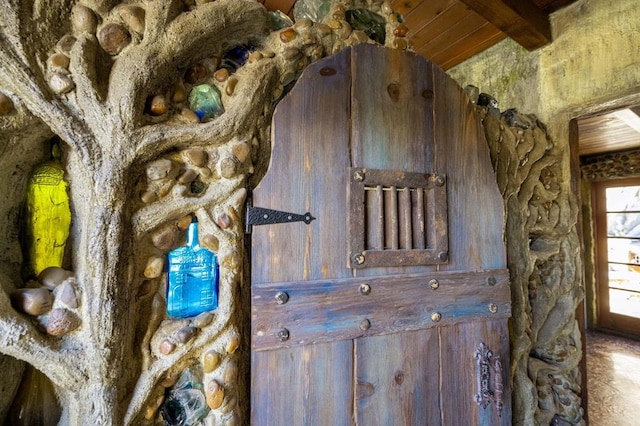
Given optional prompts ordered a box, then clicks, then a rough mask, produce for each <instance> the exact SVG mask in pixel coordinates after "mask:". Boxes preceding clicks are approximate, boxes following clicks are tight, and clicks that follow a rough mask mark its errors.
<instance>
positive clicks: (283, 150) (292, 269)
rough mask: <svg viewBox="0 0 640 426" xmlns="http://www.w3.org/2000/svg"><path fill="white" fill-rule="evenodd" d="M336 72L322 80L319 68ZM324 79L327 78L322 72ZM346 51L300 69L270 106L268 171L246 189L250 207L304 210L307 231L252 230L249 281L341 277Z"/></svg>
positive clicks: (297, 226)
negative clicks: (252, 187) (282, 95)
mask: <svg viewBox="0 0 640 426" xmlns="http://www.w3.org/2000/svg"><path fill="white" fill-rule="evenodd" d="M324 67H330V68H333V69H334V70H336V73H335V74H332V75H321V74H320V72H319V71H320V69H321V68H324ZM325 74H326V73H325ZM349 81H350V75H349V52H348V51H346V52H343V53H340V54H338V55H335V56H333V57H331V58H328V59H326V60H325V61H323V63H322V64H321V65H320V66H319V67H318V66H315V65H312V66H310V67H309V68H307V70H306V71H305V73H304V74H303V76H302V77H301V79H300V81H299V82H298V84H297V85H296V87H294V89H293V90H292V92H291V93H290V94H289V95H288V96H287V97H286V99H285V100H283V101H282V102H281V103H280V104H279V105H278V107H277V108H276V112H275V118H274V121H273V127H272V133H273V135H272V140H273V148H272V153H271V166H270V168H269V171H268V173H267V174H266V176H265V177H264V179H263V180H262V181H261V182H260V184H259V186H258V187H257V188H256V189H255V190H254V191H253V204H254V205H255V206H259V207H265V208H270V209H274V210H282V211H287V212H294V213H304V212H307V211H308V212H311V214H312V215H313V216H314V217H316V220H314V221H313V222H311V224H310V225H305V224H303V223H291V224H282V225H274V226H259V227H254V230H253V236H252V245H253V248H252V269H253V271H252V274H253V276H254V278H255V280H254V281H256V282H267V283H268V282H279V281H297V280H307V279H309V280H311V279H326V278H343V277H348V276H350V275H351V273H350V271H349V270H348V269H347V268H346V252H347V249H346V241H344V236H345V235H346V232H347V230H346V226H347V225H346V220H342V219H341V220H332V219H333V218H334V217H335V215H336V214H339V215H341V216H340V217H343V215H344V212H345V211H346V202H347V196H346V182H347V172H348V170H347V168H348V165H349V151H348V138H349V133H348V131H349V130H348V129H349V104H350V101H349V95H350V93H349Z"/></svg>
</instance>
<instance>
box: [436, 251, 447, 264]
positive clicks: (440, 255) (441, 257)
mask: <svg viewBox="0 0 640 426" xmlns="http://www.w3.org/2000/svg"><path fill="white" fill-rule="evenodd" d="M438 259H439V260H440V261H441V262H445V261H446V260H447V259H449V253H447V252H446V251H441V252H440V253H438Z"/></svg>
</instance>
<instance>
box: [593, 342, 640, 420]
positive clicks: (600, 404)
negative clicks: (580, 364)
mask: <svg viewBox="0 0 640 426" xmlns="http://www.w3.org/2000/svg"><path fill="white" fill-rule="evenodd" d="M587 388H588V392H589V425H590V426H638V425H640V341H635V340H629V339H625V338H621V337H616V336H610V335H607V334H603V333H599V332H596V331H588V332H587Z"/></svg>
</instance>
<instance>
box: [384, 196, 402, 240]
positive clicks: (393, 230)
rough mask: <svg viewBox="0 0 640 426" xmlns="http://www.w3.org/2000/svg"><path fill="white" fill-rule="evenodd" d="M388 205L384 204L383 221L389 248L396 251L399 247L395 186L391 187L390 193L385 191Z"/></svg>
mask: <svg viewBox="0 0 640 426" xmlns="http://www.w3.org/2000/svg"><path fill="white" fill-rule="evenodd" d="M385 198H386V200H385V201H388V203H385V220H386V228H387V232H386V234H387V235H388V238H387V240H388V244H389V248H390V249H392V250H397V249H398V247H399V244H398V242H399V236H398V189H397V188H396V187H395V186H392V187H391V190H390V191H387V196H386V197H385Z"/></svg>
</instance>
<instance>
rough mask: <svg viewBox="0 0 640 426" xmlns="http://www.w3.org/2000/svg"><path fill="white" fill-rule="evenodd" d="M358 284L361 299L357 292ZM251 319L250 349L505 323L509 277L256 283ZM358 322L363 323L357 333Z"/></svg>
mask: <svg viewBox="0 0 640 426" xmlns="http://www.w3.org/2000/svg"><path fill="white" fill-rule="evenodd" d="M434 281H435V283H437V285H438V287H437V289H435V290H434V289H433V288H432V287H431V285H432V283H433V284H434V285H435V283H434ZM489 282H491V283H492V284H488V283H489ZM362 286H366V288H367V289H368V291H369V293H368V294H363V293H362V291H361V289H362ZM279 292H284V293H285V294H286V295H287V296H288V300H287V302H286V303H284V304H278V303H276V298H275V296H276V294H278V293H279ZM491 306H494V307H495V310H494V309H491V308H490V307H491ZM434 314H437V315H439V317H438V319H437V321H434V320H433V319H432V315H434ZM251 315H252V323H253V325H254V327H253V331H254V332H253V334H252V349H253V350H265V349H274V348H282V347H289V346H297V345H305V344H311V343H316V342H330V341H338V340H344V339H353V338H357V337H360V336H371V335H376V334H389V333H393V332H403V331H407V330H417V329H423V328H431V327H435V326H441V325H447V324H454V323H458V322H463V321H467V322H469V321H479V320H483V319H488V318H508V317H509V316H511V298H510V293H509V271H508V270H506V269H501V270H489V271H474V272H432V273H429V274H410V275H409V274H404V275H396V276H383V277H363V278H351V279H340V280H328V281H327V280H324V281H306V282H304V283H300V282H290V283H275V284H271V285H262V286H260V287H255V288H254V289H253V292H252V313H251ZM363 321H367V323H366V326H365V327H364V329H363V328H362V322H363ZM283 329H286V330H288V333H289V339H288V340H286V341H280V340H279V339H278V332H280V331H281V330H283Z"/></svg>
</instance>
